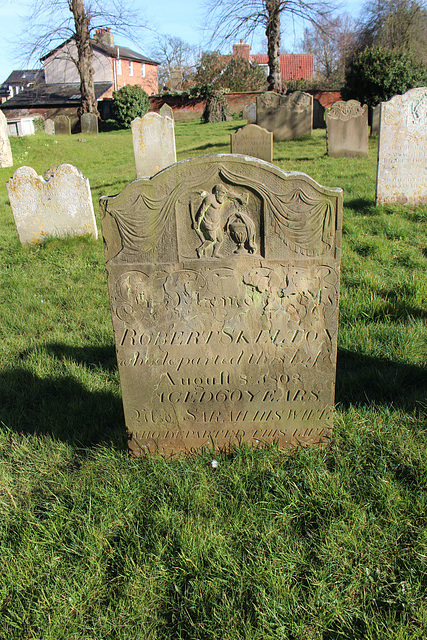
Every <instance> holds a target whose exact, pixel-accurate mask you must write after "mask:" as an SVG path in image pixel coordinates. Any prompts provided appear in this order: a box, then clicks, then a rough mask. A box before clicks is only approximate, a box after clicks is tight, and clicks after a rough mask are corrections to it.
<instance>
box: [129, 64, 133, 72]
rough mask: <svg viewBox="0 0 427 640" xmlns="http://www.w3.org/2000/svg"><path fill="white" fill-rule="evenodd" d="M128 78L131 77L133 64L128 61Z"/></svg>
mask: <svg viewBox="0 0 427 640" xmlns="http://www.w3.org/2000/svg"><path fill="white" fill-rule="evenodd" d="M129 76H133V62H132V60H129Z"/></svg>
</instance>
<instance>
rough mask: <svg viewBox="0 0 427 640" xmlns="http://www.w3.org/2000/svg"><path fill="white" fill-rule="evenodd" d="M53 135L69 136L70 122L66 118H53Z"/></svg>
mask: <svg viewBox="0 0 427 640" xmlns="http://www.w3.org/2000/svg"><path fill="white" fill-rule="evenodd" d="M54 122H55V135H66V136H69V135H71V121H70V118H69V117H68V116H56V117H55V120H54Z"/></svg>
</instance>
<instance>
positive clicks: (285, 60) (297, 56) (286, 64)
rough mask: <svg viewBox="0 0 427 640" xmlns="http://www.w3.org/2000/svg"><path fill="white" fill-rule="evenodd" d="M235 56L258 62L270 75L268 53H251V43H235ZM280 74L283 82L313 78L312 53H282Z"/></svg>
mask: <svg viewBox="0 0 427 640" xmlns="http://www.w3.org/2000/svg"><path fill="white" fill-rule="evenodd" d="M233 58H245V59H246V60H248V61H249V62H256V63H257V64H258V65H259V66H260V67H265V69H266V75H268V55H267V54H264V53H255V54H253V53H251V45H250V44H248V43H247V42H243V41H242V40H241V41H240V42H239V43H237V44H234V45H233ZM280 75H281V78H282V82H285V83H286V82H289V80H311V78H312V77H313V54H312V53H281V54H280Z"/></svg>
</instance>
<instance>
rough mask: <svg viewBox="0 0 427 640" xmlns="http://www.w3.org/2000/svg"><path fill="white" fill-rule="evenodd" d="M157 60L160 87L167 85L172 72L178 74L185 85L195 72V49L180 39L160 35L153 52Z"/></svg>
mask: <svg viewBox="0 0 427 640" xmlns="http://www.w3.org/2000/svg"><path fill="white" fill-rule="evenodd" d="M153 54H154V56H155V57H156V58H157V59H158V60H159V62H160V66H159V69H158V73H159V83H160V86H163V85H165V84H168V83H169V82H170V80H171V76H172V74H173V73H174V72H180V73H181V77H182V81H183V83H184V84H185V83H186V82H188V81H189V80H190V79H191V78H192V76H193V75H194V74H195V72H196V58H197V47H194V46H192V45H190V44H188V43H187V42H184V40H181V38H176V37H174V36H169V35H162V36H160V37H159V40H158V43H157V45H156V47H155V49H154V52H153Z"/></svg>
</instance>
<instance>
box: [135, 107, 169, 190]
mask: <svg viewBox="0 0 427 640" xmlns="http://www.w3.org/2000/svg"><path fill="white" fill-rule="evenodd" d="M131 127H132V140H133V151H134V155H135V166H136V176H137V178H141V177H143V176H153V175H154V174H155V173H158V172H159V171H160V170H161V169H164V168H165V167H168V166H169V165H171V164H174V163H175V162H176V151H175V133H174V122H173V120H172V119H171V118H168V117H164V116H160V115H159V114H158V113H147V114H146V115H145V116H143V117H142V118H135V120H132V123H131Z"/></svg>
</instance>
